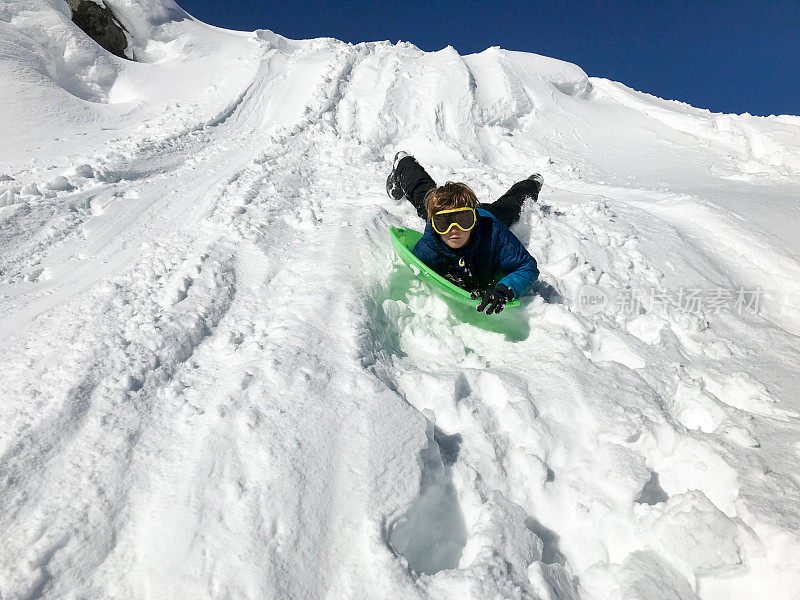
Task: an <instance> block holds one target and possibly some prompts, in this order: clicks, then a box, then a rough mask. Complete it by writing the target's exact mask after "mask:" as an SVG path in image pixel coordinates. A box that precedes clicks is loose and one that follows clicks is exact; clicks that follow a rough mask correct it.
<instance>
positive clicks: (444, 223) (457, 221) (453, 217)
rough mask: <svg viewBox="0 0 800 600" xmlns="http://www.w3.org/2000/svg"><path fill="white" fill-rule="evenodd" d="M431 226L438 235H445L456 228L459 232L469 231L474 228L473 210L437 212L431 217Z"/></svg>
mask: <svg viewBox="0 0 800 600" xmlns="http://www.w3.org/2000/svg"><path fill="white" fill-rule="evenodd" d="M431 224H432V225H433V229H434V231H436V233H438V234H440V235H444V234H446V233H447V232H448V231H450V229H451V228H452V227H458V228H459V229H460V230H461V231H469V230H470V229H472V228H473V227H475V209H474V208H462V209H456V210H454V211H442V212H438V213H436V214H435V215H433V220H432V223H431Z"/></svg>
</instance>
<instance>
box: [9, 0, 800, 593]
mask: <svg viewBox="0 0 800 600" xmlns="http://www.w3.org/2000/svg"><path fill="white" fill-rule="evenodd" d="M106 3H107V4H108V5H109V6H111V7H112V8H113V10H114V11H115V14H116V15H117V16H118V17H119V19H120V20H121V22H123V24H124V25H125V27H126V29H127V30H128V32H129V34H130V35H131V38H132V45H133V48H134V50H135V52H136V56H137V58H138V59H140V60H141V61H143V62H139V63H132V62H129V61H124V60H122V59H118V58H116V57H114V56H112V55H109V54H108V53H106V52H104V51H103V50H101V49H100V48H99V47H98V46H96V45H95V44H94V43H93V42H92V41H91V40H90V39H89V38H87V37H86V36H84V35H83V34H82V32H80V30H78V29H77V28H76V27H75V26H74V25H73V24H72V23H71V22H70V20H69V11H68V9H67V8H66V5H65V4H64V3H63V2H59V1H57V0H20V1H18V2H14V3H11V4H9V3H6V4H4V5H3V6H2V7H0V44H1V46H0V47H1V48H2V53H1V54H0V76H2V79H3V82H4V84H3V87H2V89H1V90H0V94H2V98H1V99H2V102H0V123H2V125H3V130H4V132H5V137H4V140H5V142H6V143H5V144H3V147H2V150H0V315H2V317H0V379H2V381H3V384H4V385H3V391H4V393H3V402H2V403H0V497H2V499H3V502H2V508H0V531H2V532H3V533H2V544H0V596H2V597H3V598H70V597H103V598H126V599H130V598H148V599H151V598H178V597H181V598H212V597H214V598H217V597H236V598H281V599H283V598H298V599H299V598H302V599H307V598H459V599H461V598H476V599H485V598H548V599H551V598H553V599H554V598H559V599H576V598H583V599H589V598H597V599H605V598H647V599H650V598H652V599H656V598H664V597H667V596H669V597H674V598H684V599H689V598H703V599H722V598H725V599H729V598H741V599H745V598H746V599H752V598H786V599H789V598H795V597H797V596H798V594H800V575H798V573H800V534H798V531H800V528H799V526H800V511H799V510H798V507H800V482H798V480H797V476H796V464H797V460H798V457H799V456H800V442H798V440H800V403H799V402H798V397H799V396H798V392H800V379H799V378H798V377H797V365H798V364H799V363H800V345H798V338H797V334H798V332H800V327H798V326H797V322H798V311H800V244H798V241H797V239H798V238H797V227H798V224H799V223H800V214H798V210H800V208H798V198H800V118H798V117H795V116H779V117H771V118H755V117H751V116H748V115H721V114H713V113H709V112H708V111H704V110H699V109H695V108H692V107H690V106H688V105H685V104H681V103H678V102H672V101H664V100H660V99H658V98H654V97H652V96H649V95H646V94H642V93H639V92H636V91H634V90H631V89H629V88H627V87H625V86H623V85H621V84H618V83H614V82H611V81H607V80H602V79H596V78H590V77H587V76H586V74H585V73H584V72H583V71H582V70H581V69H580V68H579V67H577V66H575V65H571V64H568V63H564V62H561V61H558V60H554V59H549V58H545V57H541V56H536V55H532V54H525V53H519V52H509V51H505V50H502V49H500V48H490V49H488V50H486V51H485V52H482V53H480V54H475V55H469V56H459V55H458V53H457V52H456V51H455V50H453V49H452V48H445V49H443V50H441V51H439V52H432V53H426V52H422V51H421V50H419V49H418V48H416V47H414V46H413V45H411V44H407V43H400V44H396V45H393V44H390V43H387V42H375V43H367V44H357V45H352V44H346V43H342V42H339V41H336V40H333V39H315V40H302V41H294V40H288V39H286V38H283V37H281V36H279V35H277V34H275V33H272V32H270V31H266V30H260V31H256V32H253V33H240V32H230V31H224V30H220V29H217V28H213V27H209V26H207V25H204V24H202V23H200V22H198V21H196V20H195V19H193V18H192V17H190V16H189V15H187V14H186V13H185V12H183V11H182V10H181V9H180V8H179V7H178V6H177V5H175V4H174V3H173V2H171V1H169V0H142V1H134V0H106ZM399 149H403V150H406V151H409V152H412V153H414V154H415V155H416V156H417V158H418V159H419V160H420V161H421V162H422V163H423V164H425V165H427V166H428V167H429V170H430V172H431V174H432V175H433V176H434V177H435V178H436V180H437V181H441V182H444V181H446V180H462V181H465V182H467V183H469V184H470V185H471V186H473V187H474V189H475V190H476V192H477V193H478V195H479V197H480V198H482V199H485V200H487V201H489V200H492V199H494V198H495V197H497V196H499V195H500V194H501V193H502V192H503V191H504V190H505V189H506V188H507V187H508V186H509V185H510V184H512V183H513V182H514V181H516V180H517V179H519V178H522V177H526V176H528V175H530V174H531V173H533V172H536V171H539V172H541V173H543V174H544V177H545V188H544V190H543V192H542V195H541V197H540V201H539V203H537V204H531V205H529V206H526V207H525V210H524V213H523V217H522V220H521V222H520V223H519V224H518V225H517V226H516V227H515V233H516V234H517V235H518V237H520V239H522V240H523V241H524V242H525V243H526V245H527V246H528V247H529V249H530V250H531V252H532V253H533V254H534V256H535V257H536V258H537V260H538V261H539V265H540V267H541V269H542V272H543V276H542V279H543V283H542V284H541V286H540V288H539V290H538V292H539V293H538V294H536V295H534V296H531V297H529V298H526V299H525V302H524V305H523V307H521V308H520V309H517V311H516V313H512V312H511V311H507V313H504V314H503V315H500V318H498V319H496V320H494V321H491V322H490V323H486V322H477V321H475V319H474V318H473V317H472V315H471V314H469V312H465V311H464V310H459V308H458V307H454V306H451V305H449V304H447V303H446V302H445V301H444V300H442V299H441V298H439V297H437V296H435V295H431V294H430V293H428V291H427V290H426V289H424V288H423V287H421V285H420V284H419V282H417V281H416V280H415V279H414V278H413V277H412V276H411V274H410V273H409V272H408V271H407V269H406V268H405V267H403V266H402V265H401V264H400V263H399V262H398V261H397V259H396V258H395V257H394V255H393V251H392V248H391V245H390V244H389V241H388V233H387V232H388V227H389V226H391V225H401V226H406V227H421V225H422V224H421V223H419V222H417V217H416V215H415V213H414V211H413V209H412V207H411V206H410V205H409V204H408V203H400V204H395V203H393V202H391V201H389V200H388V199H387V197H386V195H385V193H384V191H383V182H384V180H385V177H386V174H387V170H388V168H389V166H390V164H391V159H392V157H393V155H394V152H395V151H396V150H399ZM589 293H592V294H595V296H592V297H591V298H590V296H588V295H587V294H589ZM689 297H691V298H693V299H694V300H693V303H691V304H690V303H688V302H687V298H689ZM745 297H746V299H747V302H746V303H745V302H744V299H745ZM587 298H590V299H593V301H594V300H597V301H598V302H599V303H598V304H593V303H590V304H587V303H584V300H586V299H587ZM698 298H700V300H703V301H704V302H700V301H698ZM595 309H597V310H595Z"/></svg>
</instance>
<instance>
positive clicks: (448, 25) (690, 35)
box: [178, 0, 800, 115]
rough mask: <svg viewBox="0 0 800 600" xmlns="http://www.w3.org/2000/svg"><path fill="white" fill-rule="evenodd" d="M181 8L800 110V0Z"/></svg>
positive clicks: (246, 24)
mask: <svg viewBox="0 0 800 600" xmlns="http://www.w3.org/2000/svg"><path fill="white" fill-rule="evenodd" d="M178 3H179V4H180V5H181V6H182V7H183V8H184V9H185V10H187V11H188V12H189V13H191V14H192V15H194V16H195V17H197V18H198V19H200V20H202V21H205V22H207V23H210V24H212V25H217V26H219V27H225V28H228V29H240V30H253V29H259V28H263V29H270V30H272V31H274V32H276V33H279V34H281V35H284V36H287V37H290V38H295V39H304V38H310V37H334V38H337V39H340V40H344V41H348V42H364V41H376V40H387V39H388V40H391V41H393V42H396V41H398V40H404V41H409V42H412V43H414V44H416V45H417V46H419V47H420V48H422V49H423V50H440V49H441V48H443V47H445V46H447V45H451V46H453V47H455V48H456V50H458V51H459V53H461V54H469V53H472V52H480V51H482V50H484V49H486V48H488V47H489V46H501V47H502V48H506V49H509V50H521V51H524V52H535V53H537V54H543V55H545V56H551V57H554V58H560V59H562V60H566V61H569V62H573V63H575V64H577V65H579V66H580V67H582V68H583V70H584V71H586V72H587V73H588V74H589V75H592V76H597V77H607V78H609V79H613V80H615V81H621V82H622V83H625V84H626V85H629V86H631V87H633V88H635V89H638V90H641V91H644V92H648V93H651V94H655V95H656V96H660V97H662V98H670V99H675V100H682V101H684V102H688V103H690V104H693V105H694V106H698V107H701V108H708V109H710V110H713V111H715V112H735V113H742V112H749V113H751V114H756V115H769V114H794V115H798V114H800V0H792V1H774V2H767V1H761V2H757V1H752V2H744V1H737V0H729V1H717V2H712V1H703V0H697V1H694V2H683V1H675V2H662V1H659V0H650V1H648V0H641V1H637V2H634V1H631V2H602V1H597V2H588V1H584V2H578V1H574V0H561V1H555V0H554V1H551V2H515V1H510V2H497V3H494V2H467V1H462V2H452V1H442V2H419V1H416V0H405V1H403V2H397V3H395V2H364V1H352V2H309V1H306V0H292V1H285V0H273V1H270V2H266V1H262V2H248V1H246V0H242V1H238V2H233V3H220V2H212V1H210V0H178Z"/></svg>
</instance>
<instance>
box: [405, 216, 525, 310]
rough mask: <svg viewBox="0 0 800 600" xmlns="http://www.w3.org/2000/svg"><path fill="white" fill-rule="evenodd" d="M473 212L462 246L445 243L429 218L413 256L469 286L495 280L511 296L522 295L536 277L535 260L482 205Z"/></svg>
mask: <svg viewBox="0 0 800 600" xmlns="http://www.w3.org/2000/svg"><path fill="white" fill-rule="evenodd" d="M477 212H478V222H477V223H476V225H475V227H474V228H473V229H472V231H471V233H470V238H469V241H468V242H467V244H466V245H465V246H464V247H463V248H458V249H457V250H454V249H453V248H450V247H449V246H448V245H447V244H445V243H444V241H443V240H442V237H441V236H440V235H439V234H438V233H436V232H435V231H434V230H433V227H432V226H431V222H430V220H429V221H428V222H427V224H426V225H425V233H424V234H423V235H422V237H421V238H420V240H419V241H418V242H417V245H416V246H414V250H413V252H414V256H416V257H417V258H419V259H420V260H421V261H422V262H424V263H425V264H426V265H428V266H429V267H430V268H432V269H433V270H434V271H436V272H437V273H438V274H439V275H442V276H445V275H447V274H448V273H449V274H454V275H456V276H457V277H458V276H460V277H463V278H464V279H466V280H467V281H469V282H471V284H472V285H471V287H472V288H473V289H491V288H492V287H493V284H495V282H497V283H498V284H500V283H502V284H503V285H505V286H508V288H509V289H511V291H513V292H514V298H520V297H522V296H524V295H525V293H526V292H527V291H528V290H530V289H531V287H532V286H533V284H534V283H535V282H536V279H537V278H538V277H539V268H538V267H537V266H536V260H535V259H534V258H533V257H532V256H531V255H530V254H529V253H528V251H527V250H526V249H525V246H523V245H522V242H520V241H519V240H518V239H517V236H515V235H514V234H513V233H511V230H509V228H508V227H506V226H505V225H503V224H502V223H501V222H500V221H498V220H497V219H496V218H495V217H494V215H493V214H492V213H490V212H489V211H488V210H485V209H483V208H479V209H478V211H477ZM462 259H463V261H462ZM498 279H499V281H497V280H498Z"/></svg>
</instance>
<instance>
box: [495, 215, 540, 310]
mask: <svg viewBox="0 0 800 600" xmlns="http://www.w3.org/2000/svg"><path fill="white" fill-rule="evenodd" d="M503 234H505V235H503ZM498 270H499V271H501V272H503V273H508V274H507V275H506V276H505V277H503V278H502V279H501V280H500V281H499V282H498V285H500V284H503V285H505V286H506V287H508V288H509V289H510V290H511V291H512V292H514V298H521V297H522V296H524V295H525V294H526V293H527V292H528V290H530V289H531V287H533V284H534V283H536V280H537V279H538V278H539V267H538V266H537V265H536V259H535V258H533V256H531V255H530V253H529V252H528V251H527V250H526V249H525V246H523V245H522V242H520V241H519V240H518V239H517V236H515V235H514V234H513V233H511V231H510V230H508V229H506V230H505V231H503V232H502V233H501V235H500V251H499V257H498Z"/></svg>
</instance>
